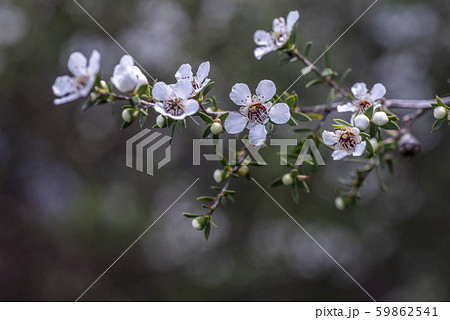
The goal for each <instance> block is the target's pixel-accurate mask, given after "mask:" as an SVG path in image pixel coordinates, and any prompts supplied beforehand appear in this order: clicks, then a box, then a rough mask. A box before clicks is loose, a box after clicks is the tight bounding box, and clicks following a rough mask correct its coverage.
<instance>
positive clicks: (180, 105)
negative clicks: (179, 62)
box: [152, 80, 199, 120]
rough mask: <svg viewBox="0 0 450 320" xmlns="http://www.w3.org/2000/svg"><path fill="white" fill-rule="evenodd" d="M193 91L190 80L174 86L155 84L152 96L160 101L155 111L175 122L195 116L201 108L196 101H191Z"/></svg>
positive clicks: (179, 82)
mask: <svg viewBox="0 0 450 320" xmlns="http://www.w3.org/2000/svg"><path fill="white" fill-rule="evenodd" d="M191 90H192V86H191V82H190V81H189V80H180V81H178V82H177V83H176V84H172V85H167V84H165V83H164V82H157V83H155V85H154V87H153V91H152V94H153V98H155V100H157V101H159V102H157V103H156V104H155V111H156V112H159V113H160V114H162V115H164V116H167V117H169V118H172V119H174V120H182V119H184V118H186V117H187V116H190V115H193V114H195V113H196V112H197V111H198V108H199V106H198V102H197V101H196V100H194V99H189V97H190V94H191Z"/></svg>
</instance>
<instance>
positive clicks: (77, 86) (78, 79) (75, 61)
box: [52, 50, 100, 104]
mask: <svg viewBox="0 0 450 320" xmlns="http://www.w3.org/2000/svg"><path fill="white" fill-rule="evenodd" d="M67 68H68V69H69V71H70V72H71V73H72V75H73V76H72V77H71V76H61V77H58V78H56V80H55V83H54V84H53V86H52V89H53V93H54V94H55V96H57V97H58V98H56V99H55V100H54V103H55V104H62V103H66V102H69V101H73V100H76V99H78V98H81V97H87V96H88V95H89V92H91V89H92V87H93V86H94V83H95V76H96V75H97V73H98V72H99V71H100V53H98V51H97V50H93V51H92V53H91V56H90V58H89V64H88V61H87V58H86V57H85V56H84V54H82V53H81V52H73V53H72V54H71V55H70V57H69V61H67Z"/></svg>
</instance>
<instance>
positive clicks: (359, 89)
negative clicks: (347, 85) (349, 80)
mask: <svg viewBox="0 0 450 320" xmlns="http://www.w3.org/2000/svg"><path fill="white" fill-rule="evenodd" d="M352 93H353V95H354V96H355V98H356V99H360V98H361V97H363V96H364V95H365V94H366V93H367V86H366V84H365V83H364V82H357V83H355V84H354V85H353V87H352Z"/></svg>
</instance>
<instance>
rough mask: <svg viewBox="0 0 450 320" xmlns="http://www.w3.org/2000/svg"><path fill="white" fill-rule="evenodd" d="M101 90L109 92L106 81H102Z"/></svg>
mask: <svg viewBox="0 0 450 320" xmlns="http://www.w3.org/2000/svg"><path fill="white" fill-rule="evenodd" d="M100 88H101V89H103V90H106V91H108V90H109V88H108V84H107V83H106V81H105V80H100Z"/></svg>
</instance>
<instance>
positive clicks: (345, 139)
mask: <svg viewBox="0 0 450 320" xmlns="http://www.w3.org/2000/svg"><path fill="white" fill-rule="evenodd" d="M338 144H339V145H340V146H341V147H342V149H344V150H346V151H349V150H354V149H355V148H356V145H357V144H358V138H357V137H356V134H355V133H353V132H352V131H344V132H342V133H341V135H340V137H339V139H338Z"/></svg>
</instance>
